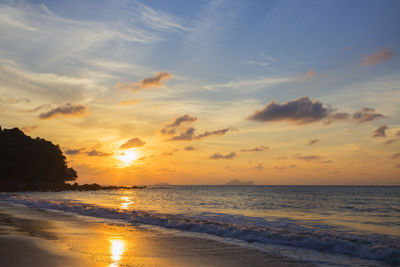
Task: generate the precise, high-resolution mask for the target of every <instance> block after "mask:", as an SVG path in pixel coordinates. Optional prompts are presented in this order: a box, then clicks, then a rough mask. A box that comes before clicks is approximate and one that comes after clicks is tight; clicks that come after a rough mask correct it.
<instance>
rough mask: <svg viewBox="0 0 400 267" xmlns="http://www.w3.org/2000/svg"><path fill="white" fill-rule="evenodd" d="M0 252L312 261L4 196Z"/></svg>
mask: <svg viewBox="0 0 400 267" xmlns="http://www.w3.org/2000/svg"><path fill="white" fill-rule="evenodd" d="M21 251H23V252H21ZM0 257H1V258H7V266H23V265H26V264H30V265H31V266H68V265H71V264H72V265H76V266H78V265H79V266H119V265H122V266H134V265H135V266H136V265H140V266H313V265H312V264H310V263H306V262H300V261H294V260H290V259H287V258H283V257H281V256H275V255H270V254H267V253H265V252H262V251H259V250H257V249H252V248H245V247H242V246H239V245H234V244H226V243H222V242H218V241H216V240H211V239H210V240H208V239H205V238H198V237H188V236H182V235H173V234H171V233H169V232H168V231H160V232H159V231H156V230H152V229H148V228H146V227H145V228H143V227H140V225H138V226H132V225H129V224H126V223H122V222H118V221H112V220H103V219H101V220H99V219H95V218H91V217H86V216H75V215H70V214H67V213H63V212H53V211H43V210H37V209H32V208H28V207H25V206H21V205H15V204H10V203H7V202H4V201H0ZM24 263H25V264H24Z"/></svg>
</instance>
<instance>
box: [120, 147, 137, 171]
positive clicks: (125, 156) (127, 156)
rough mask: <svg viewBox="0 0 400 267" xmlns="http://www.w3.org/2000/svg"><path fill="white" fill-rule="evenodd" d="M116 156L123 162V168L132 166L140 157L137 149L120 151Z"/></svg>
mask: <svg viewBox="0 0 400 267" xmlns="http://www.w3.org/2000/svg"><path fill="white" fill-rule="evenodd" d="M116 158H117V159H118V160H119V161H120V162H121V164H120V167H121V168H123V167H128V166H130V165H131V164H132V163H133V162H134V161H135V160H136V159H137V158H138V154H137V152H136V151H132V150H127V151H123V152H119V153H118V155H117V156H116Z"/></svg>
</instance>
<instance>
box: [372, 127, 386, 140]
mask: <svg viewBox="0 0 400 267" xmlns="http://www.w3.org/2000/svg"><path fill="white" fill-rule="evenodd" d="M388 128H389V127H388V126H387V125H382V126H379V127H378V128H376V129H375V131H374V134H373V136H372V137H386V130H387V129H388Z"/></svg>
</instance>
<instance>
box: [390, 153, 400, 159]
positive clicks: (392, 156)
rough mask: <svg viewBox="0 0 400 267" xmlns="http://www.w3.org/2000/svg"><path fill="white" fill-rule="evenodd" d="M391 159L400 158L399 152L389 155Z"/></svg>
mask: <svg viewBox="0 0 400 267" xmlns="http://www.w3.org/2000/svg"><path fill="white" fill-rule="evenodd" d="M390 158H392V159H400V153H394V154H392V155H391V156H390Z"/></svg>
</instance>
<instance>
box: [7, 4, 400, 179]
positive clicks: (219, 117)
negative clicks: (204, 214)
mask: <svg viewBox="0 0 400 267" xmlns="http://www.w3.org/2000/svg"><path fill="white" fill-rule="evenodd" d="M399 13H400V2H399V1H222V0H220V1H77V0H76V1H2V2H1V3H0V30H1V32H2V34H1V37H0V38H1V42H0V67H1V69H0V70H1V71H0V86H1V88H0V93H1V99H0V100H1V101H0V110H1V112H2V113H1V117H0V119H1V121H0V123H1V125H2V126H3V127H14V126H18V127H24V128H25V129H31V132H32V133H31V134H33V135H40V136H43V137H47V138H49V139H52V140H55V142H58V143H60V144H64V147H65V148H66V149H67V148H68V149H71V148H77V147H90V146H91V147H95V145H96V144H97V143H99V142H100V143H104V145H103V148H102V149H103V150H104V151H108V152H110V153H120V152H117V151H116V147H118V145H117V144H119V143H121V142H122V140H125V139H127V138H129V137H135V138H136V137H137V138H139V137H140V138H142V139H146V140H147V141H146V146H145V148H143V149H144V150H143V151H138V153H139V152H140V153H142V154H143V155H147V157H150V155H159V154H161V155H162V154H163V153H164V155H166V154H165V153H170V152H171V151H174V150H177V149H181V148H178V147H174V146H175V145H172V144H170V143H168V142H166V141H165V139H162V137H160V135H159V133H158V132H157V131H158V130H159V129H160V128H162V125H164V124H165V123H167V122H168V121H171V120H172V119H173V118H179V117H180V116H183V115H184V114H190V115H192V116H196V118H198V120H197V122H196V125H197V126H196V129H197V127H198V128H201V129H204V131H206V130H207V131H212V130H215V129H227V127H232V129H233V128H234V129H237V130H238V131H232V132H230V134H229V135H228V134H227V135H226V136H225V135H224V136H219V137H215V138H214V139H209V138H207V139H206V140H203V139H202V140H201V141H196V142H199V146H202V149H201V151H203V152H202V153H204V156H203V158H202V159H201V160H200V161H201V162H204V164H205V165H207V164H209V163H210V160H209V159H207V153H208V154H210V153H212V152H221V153H222V152H226V154H228V153H231V152H233V151H236V152H237V151H239V150H240V146H241V145H243V146H246V144H247V143H249V145H254V146H257V145H269V146H271V144H266V143H272V144H273V145H272V146H273V147H275V149H276V153H277V154H279V157H280V158H282V157H283V156H282V155H283V154H290V155H297V154H298V153H299V151H301V152H300V153H303V154H307V153H308V154H312V155H314V154H318V153H320V154H321V153H328V152H327V151H331V154H330V155H328V154H329V153H328V154H327V155H325V156H324V157H325V158H330V157H331V158H341V157H342V158H346V157H349V158H352V156H351V155H352V154H351V153H353V152H351V153H350V152H349V151H350V150H351V151H356V150H358V149H363V150H365V151H367V153H369V154H368V155H376V156H366V155H364V156H362V157H360V158H359V159H358V161H357V164H356V165H357V166H358V167H357V168H358V169H357V170H346V171H342V175H341V177H342V178H343V179H345V178H346V177H349V176H351V177H353V176H357V177H360V178H359V180H357V183H363V182H365V183H373V181H375V180H374V179H376V177H378V176H379V173H381V171H380V170H374V171H373V172H372V173H370V174H363V175H361V173H365V171H362V170H361V169H362V168H364V167H362V166H367V165H368V162H369V163H371V162H377V161H376V159H375V161H374V158H373V157H378V158H379V159H380V160H381V161H382V162H381V163H382V164H387V167H386V172H387V174H385V175H386V176H387V177H388V178H387V179H388V183H393V182H394V180H395V178H394V177H396V175H398V171H399V169H400V168H399V167H396V166H398V165H397V164H399V163H397V162H395V161H393V160H389V158H390V155H393V154H395V153H397V152H399V144H400V141H397V139H398V138H399V137H398V136H397V135H396V133H397V131H400V122H399V121H400V115H399V111H400V108H399V106H400V105H399V104H400V103H399V99H400V92H399V88H400V75H399V74H400V61H399V56H398V53H399V51H400V19H399V16H398V14H399ZM161 72H165V73H168V75H164V76H157V75H158V74H157V73H161ZM157 77H158V78H159V80H157ZM146 78H152V79H156V80H157V81H155V82H153V83H152V84H151V85H149V86H148V85H146V84H145V82H146ZM117 84H121V86H119V87H120V88H119V87H118V86H117ZM142 85H143V86H142ZM118 88H119V89H118ZM121 88H125V89H121ZM303 97H308V98H309V99H311V100H312V101H320V102H321V103H323V105H324V107H326V108H328V107H329V110H330V111H329V114H325V115H324V116H326V117H324V119H328V117H329V116H333V115H332V114H334V113H333V112H334V111H335V112H342V113H347V114H350V115H351V114H354V113H356V112H357V111H361V110H362V109H363V108H370V109H375V111H373V112H375V113H374V114H381V115H382V116H375V117H373V119H371V120H368V121H366V122H365V123H364V122H363V123H355V122H354V121H353V122H350V120H348V121H347V122H340V123H338V124H336V123H334V124H332V125H329V126H326V124H323V123H322V124H319V125H318V126H316V124H315V123H314V122H313V123H310V124H307V125H297V124H296V120H293V117H280V118H283V119H282V120H281V121H278V122H276V120H275V117H273V118H274V119H273V122H271V121H270V120H271V117H269V116H270V115H268V114H269V113H268V114H267V115H268V116H267V117H266V118H267V119H266V121H263V122H254V121H251V120H249V119H246V118H248V117H249V115H251V114H253V113H254V112H255V111H256V110H262V109H263V108H266V107H268V105H269V103H271V101H275V102H276V103H279V104H280V105H283V106H282V108H285V107H286V106H285V104H284V103H286V102H290V101H297V100H298V99H301V98H303ZM131 100H135V101H131ZM129 101H131V103H134V104H131V105H125V104H126V103H128V102H129ZM67 103H70V104H72V105H81V106H82V107H84V108H85V109H84V110H85V111H86V110H87V111H88V112H87V115H85V116H76V117H75V116H69V115H73V114H66V113H62V114H61V113H60V114H61V116H59V117H57V118H56V119H51V120H46V121H43V120H40V119H39V118H40V117H38V115H40V114H42V113H43V112H50V111H54V110H56V111H60V110H62V109H57V108H60V107H64V108H67V109H68V108H71V107H72V106H66V105H67ZM121 103H125V104H124V106H122V104H121ZM293 103H299V102H293ZM76 108H79V107H78V106H76ZM82 110H83V109H82ZM82 110H81V111H82ZM333 110H334V111H333ZM266 111H269V110H266ZM368 112H369V111H368ZM371 112H372V111H371ZM50 114H53V113H50ZM77 114H78V113H77ZM85 114H86V113H85ZM64 115H68V116H64ZM78 115H81V113H79V114H78ZM320 115H321V114H320ZM350 115H349V116H350ZM321 116H323V115H321ZM369 116H371V114H369ZM64 117H65V118H64ZM67 117H68V118H67ZM320 118H321V120H319V122H321V121H322V119H323V118H322V117H320ZM348 118H350V117H348ZM371 118H372V117H371ZM382 125H387V126H388V130H387V132H386V133H385V136H384V137H382V138H381V139H380V138H376V137H372V135H371V133H372V132H373V131H374V129H376V128H377V127H379V126H382ZM200 131H201V130H200V129H197V132H198V133H200ZM288 131H290V132H293V133H297V136H301V138H303V139H304V140H306V139H312V138H316V137H315V135H316V134H317V133H318V135H319V136H320V137H318V139H321V140H323V139H325V140H329V142H328V141H327V142H326V147H321V148H320V149H321V150H315V148H314V146H313V147H312V148H311V146H310V147H306V148H304V147H301V146H300V145H299V144H300V143H301V144H304V142H305V141H304V140H303V139H302V140H301V141H299V142H300V143H296V141H295V140H296V135H293V136H290V134H288ZM349 132H351V133H354V134H350V135H349ZM96 136H97V137H96ZM285 136H286V137H285ZM335 136H336V137H338V136H339V137H338V138H336V137H335ZM335 138H336V139H335ZM384 138H386V139H384ZM390 140H396V141H392V142H391V143H390V142H387V141H390ZM384 142H387V143H388V144H386V145H382V143H384ZM321 143H323V142H319V144H321ZM179 145H180V146H184V144H179ZM272 146H271V147H272ZM340 146H343V147H346V146H347V147H351V146H352V148H351V149H349V150H346V149H344V148H343V150H341V151H340V153H339V152H337V151H336V152H333V151H335V148H338V147H340ZM146 149H147V150H146ZM160 150H162V151H164V150H165V151H164V152H162V151H161V152H160ZM121 153H122V152H121ZM140 153H139V154H140ZM237 153H238V152H237ZM271 153H272V152H271ZM274 153H275V152H274ZM382 153H386V154H387V156H384V155H383V154H382ZM110 155H111V154H110ZM238 155H239V154H238ZM318 155H319V154H318ZM79 156H80V157H81V158H79ZM154 157H156V156H154ZM180 157H182V155H181V156H179V157H176V158H174V160H172V162H175V163H174V164H176V166H179V167H174V168H175V169H174V171H175V172H177V173H180V175H177V176H179V177H181V178H179V179H181V180H179V179H178V180H179V181H185V182H182V183H186V182H187V183H202V182H203V180H201V178H198V177H197V176H196V175H195V174H193V171H191V170H192V167H188V166H192V165H191V164H194V163H193V162H194V161H196V159H195V158H193V161H192V162H186V161H185V162H184V163H183V162H180ZM277 157H278V156H276V155H272V154H267V153H264V154H262V155H258V156H257V157H255V158H251V159H249V158H248V156H238V157H237V159H233V160H232V161H235V160H236V161H237V162H236V163H235V164H237V165H238V166H241V167H240V168H242V169H243V170H244V169H246V168H250V167H249V166H247V165H249V164H250V165H251V164H256V163H257V164H263V166H264V170H263V171H262V172H257V173H255V174H254V177H256V178H255V179H256V180H257V181H258V182H259V183H269V182H271V183H276V182H277V181H279V178H280V177H282V175H284V176H285V175H286V176H287V177H292V178H291V179H289V180H288V183H290V182H289V181H291V182H292V183H297V182H298V183H307V181H308V180H307V179H305V178H304V177H300V176H299V175H297V174H295V173H294V172H295V171H293V172H292V173H290V172H289V173H286V174H279V173H276V174H273V175H272V176H273V179H272V178H271V179H272V180H268V178H265V177H266V176H268V175H266V174H267V173H269V172H268V170H269V169H270V170H273V169H279V168H274V167H277V166H278V165H279V164H280V163H279V162H276V158H277ZM385 157H386V158H385ZM294 158H297V159H298V158H299V156H294ZM353 158H354V157H353ZM70 160H71V162H76V165H78V170H81V173H83V175H82V177H86V178H85V179H89V178H90V177H95V176H96V175H97V176H102V177H105V176H106V174H104V169H102V171H100V170H99V167H98V166H97V167H96V166H95V165H94V163H93V162H91V161H90V160H89V159H85V158H84V157H83V155H78V156H77V155H74V156H71V157H70ZM161 160H162V157H161V156H160V158H159V159H158V161H161ZM288 160H289V159H288ZM290 160H291V161H293V157H292V159H290ZM290 160H289V161H290ZM155 161H156V162H157V159H156V160H155ZM325 161H327V160H325ZM332 161H333V160H332ZM219 162H220V161H219ZM321 162H322V161H321ZM366 162H367V163H366ZM104 164H105V165H107V164H108V166H111V165H112V164H114V163H112V160H111V159H107V161H105V162H104ZM110 164H111V165H110ZM277 164H278V165H277ZM363 164H364V165H363ZM136 165H138V164H136ZM200 165H201V164H200ZM231 165H232V163H231ZM291 165H294V164H292V163H290V162H288V163H282V164H280V165H279V166H281V167H282V166H291ZM311 165H312V164H311ZM311 165H310V166H311ZM182 166H187V167H182ZM226 166H227V163H226V162H223V163H219V164H215V166H214V165H213V168H212V171H211V174H208V173H207V174H204V173H202V174H201V175H202V177H204V176H207V177H210V178H209V180H207V179H206V180H205V181H204V182H205V183H207V182H210V181H213V179H217V180H218V179H219V180H218V181H222V180H223V179H225V178H226V177H228V176H229V177H230V175H232V173H227V172H226V168H225V167H226ZM246 166H247V167H246ZM268 166H269V167H268ZM279 166H278V167H279ZM385 166H386V165H385ZM134 167H135V166H133V167H131V168H130V169H129V170H128V169H125V173H129V175H130V174H131V172H134V170H133V169H134ZM136 167H137V168H139V169H140V168H142V167H143V168H144V169H146V170H147V171H148V172H149V173H151V174H152V175H153V176H152V177H156V178H154V179H155V180H154V181H155V182H157V179H168V177H169V176H168V173H162V171H160V172H159V173H157V172H156V173H155V172H154V170H153V169H154V168H153V167H152V165H151V163H146V164H144V166H136ZM110 168H111V167H110ZM152 168H153V169H152ZM299 168H300V167H299ZM161 169H162V168H161ZM316 169H318V167H316V166H311V167H309V166H308V167H307V166H305V167H304V169H303V170H302V171H300V172H299V173H306V172H307V171H308V172H310V171H315V170H316ZM338 169H340V160H339V161H338V162H337V165H335V166H333V167H330V169H329V170H327V171H326V173H323V174H320V173H316V174H315V175H316V176H318V177H327V178H326V179H327V180H326V182H327V183H328V182H329V181H331V182H332V181H333V180H332V173H334V172H335V171H338V172H339V171H340V170H338ZM151 170H153V171H151ZM318 172H319V171H318ZM386 172H385V173H386ZM121 173H123V172H122V171H121ZM343 173H345V174H343ZM124 175H125V174H121V177H125V176H126V177H128V174H126V175H125V176H124ZM150 176H151V175H150V174H143V173H138V174H137V175H136V176H135V177H138V178H137V179H139V180H137V181H138V182H139V183H148V182H152V181H153V180H151V179H152V178H149V177H150ZM199 176H200V175H199ZM126 177H125V178H121V179H123V181H124V182H125V183H126V182H127V181H129V179H128V178H126ZM184 177H195V178H191V179H192V180H187V181H186V180H185V178H184ZM196 177H197V178H196ZM363 177H364V178H363ZM365 177H366V178H365ZM237 178H242V177H241V176H240V175H239V176H238V177H237ZM90 179H91V178H90ZM124 179H125V180H124ZM126 179H128V180H126ZM188 179H189V178H188ZM296 179H297V180H296ZM343 181H344V180H343ZM323 182H325V180H323Z"/></svg>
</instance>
